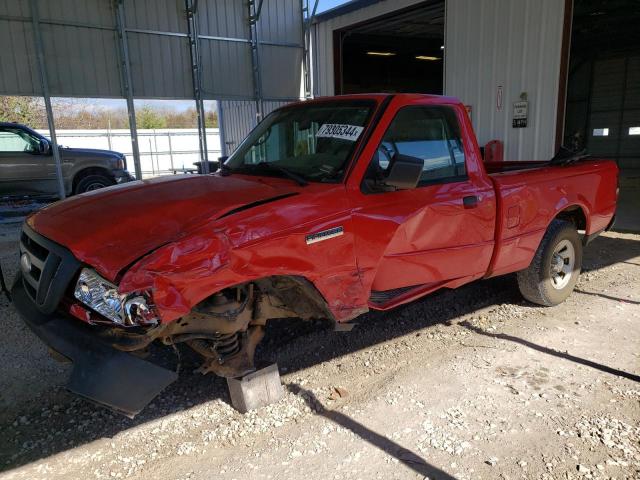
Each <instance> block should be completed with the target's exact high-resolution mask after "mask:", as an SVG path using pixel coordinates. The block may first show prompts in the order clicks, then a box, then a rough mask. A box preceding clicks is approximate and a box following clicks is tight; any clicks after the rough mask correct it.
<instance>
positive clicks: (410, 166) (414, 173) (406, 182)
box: [384, 154, 424, 190]
mask: <svg viewBox="0 0 640 480" xmlns="http://www.w3.org/2000/svg"><path fill="white" fill-rule="evenodd" d="M423 168H424V160H422V159H421V158H416V157H412V156H410V155H401V154H397V155H396V156H395V157H394V158H393V163H392V164H391V167H390V170H389V174H388V175H387V177H386V178H385V179H384V183H385V185H388V186H390V187H395V189H396V190H411V189H412V188H416V186H417V185H418V182H419V181H420V177H421V176H422V170H423Z"/></svg>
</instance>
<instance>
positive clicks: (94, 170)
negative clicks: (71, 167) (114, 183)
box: [71, 167, 112, 192]
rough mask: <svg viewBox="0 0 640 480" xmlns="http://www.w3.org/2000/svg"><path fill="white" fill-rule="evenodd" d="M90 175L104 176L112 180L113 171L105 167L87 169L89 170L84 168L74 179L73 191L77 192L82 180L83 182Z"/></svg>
mask: <svg viewBox="0 0 640 480" xmlns="http://www.w3.org/2000/svg"><path fill="white" fill-rule="evenodd" d="M88 175H104V176H106V177H109V178H111V177H112V175H111V171H110V170H109V169H107V168H104V167H87V168H83V169H82V170H80V171H79V172H78V173H76V174H75V175H74V177H73V183H72V185H71V187H72V189H73V191H74V192H75V190H76V187H77V186H78V183H79V182H80V180H82V179H83V178H84V177H86V176H88Z"/></svg>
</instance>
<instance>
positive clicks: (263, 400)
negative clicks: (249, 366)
mask: <svg viewBox="0 0 640 480" xmlns="http://www.w3.org/2000/svg"><path fill="white" fill-rule="evenodd" d="M227 386H228V387H229V395H230V396H231V405H233V408H235V409H236V410H238V411H239V412H240V413H246V412H248V411H249V410H255V409H256V408H260V407H264V406H266V405H269V404H271V403H275V402H277V401H278V400H280V399H281V398H282V396H283V395H284V389H283V388H282V384H281V383H280V372H279V371H278V365H277V364H276V363H272V364H271V365H269V366H268V367H265V368H261V369H259V370H256V371H255V372H253V373H250V374H249V375H245V376H244V377H242V378H227Z"/></svg>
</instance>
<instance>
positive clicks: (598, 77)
mask: <svg viewBox="0 0 640 480" xmlns="http://www.w3.org/2000/svg"><path fill="white" fill-rule="evenodd" d="M639 22H640V2H637V1H631V0H606V1H602V0H576V1H575V3H574V11H573V28H572V38H571V52H570V61H569V68H568V85H567V110H566V119H565V132H564V140H565V144H567V145H571V146H572V147H573V148H576V149H582V148H586V150H587V153H589V154H590V155H592V156H597V157H604V158H613V159H615V160H616V162H617V163H618V166H619V168H620V205H619V207H618V214H617V222H616V225H617V227H618V228H622V229H625V228H630V226H631V225H632V224H633V223H632V221H633V220H634V219H635V218H637V217H638V215H639V214H640V30H638V23H639Z"/></svg>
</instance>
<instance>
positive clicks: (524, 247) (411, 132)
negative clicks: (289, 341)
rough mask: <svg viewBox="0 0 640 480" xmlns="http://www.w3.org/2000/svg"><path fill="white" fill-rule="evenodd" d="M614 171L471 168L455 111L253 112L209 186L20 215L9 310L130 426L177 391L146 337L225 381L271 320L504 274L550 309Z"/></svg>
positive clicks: (423, 100)
mask: <svg viewBox="0 0 640 480" xmlns="http://www.w3.org/2000/svg"><path fill="white" fill-rule="evenodd" d="M617 173H618V171H617V167H616V165H615V163H614V162H611V161H608V160H599V159H585V158H581V157H579V156H574V155H560V156H556V157H554V158H553V159H551V160H549V161H528V162H509V161H506V162H500V163H494V164H487V163H483V161H482V158H481V154H480V150H479V149H478V144H477V142H476V138H475V135H474V133H473V130H472V127H471V123H470V121H469V118H468V117H467V114H466V111H465V108H464V107H463V105H461V104H460V102H459V101H457V100H456V99H453V98H447V97H438V96H429V95H413V94H398V95H357V96H342V97H335V98H322V99H317V100H312V101H306V102H301V103H297V104H293V105H289V106H286V107H283V108H280V109H278V110H276V111H275V112H273V113H271V114H270V115H269V116H268V117H266V118H265V120H264V121H263V122H261V123H260V124H259V125H258V126H257V127H256V128H255V130H253V132H251V133H250V134H249V136H248V137H247V138H246V139H245V141H244V142H243V143H242V144H241V145H240V146H239V147H238V148H237V150H236V151H235V152H234V153H233V155H231V157H229V158H228V159H227V160H226V162H225V163H224V165H223V166H222V168H221V170H220V171H218V172H217V173H215V174H211V175H204V176H178V177H170V178H168V177H165V178H156V179H153V180H146V181H138V182H133V183H129V184H126V185H121V186H115V187H112V188H108V189H105V190H101V191H97V192H90V193H87V194H84V195H80V196H78V197H75V198H71V199H68V200H65V201H62V202H58V203H56V204H53V205H52V206H50V207H48V208H45V209H43V210H41V211H40V212H38V213H36V214H34V215H32V216H31V217H29V218H28V219H27V221H26V222H25V225H24V227H23V232H22V236H21V244H20V250H21V258H20V264H21V273H20V275H19V277H18V279H17V281H16V282H15V284H14V287H13V289H12V293H13V298H14V303H15V305H16V307H17V309H18V310H19V312H20V313H21V314H22V316H23V317H24V319H25V321H26V322H27V323H28V324H29V326H30V327H31V328H32V329H33V330H34V331H35V333H36V334H37V335H39V336H40V338H41V339H42V340H43V341H44V342H45V343H46V344H47V345H49V346H50V347H51V348H52V349H53V350H54V351H56V352H58V353H59V354H61V355H62V356H64V357H67V358H68V359H70V360H72V361H73V363H74V369H73V371H72V375H71V379H70V383H69V388H70V389H71V390H72V391H74V392H76V393H79V394H81V395H84V396H86V397H89V398H91V399H93V400H96V401H99V402H102V403H105V404H107V405H110V406H111V407H113V408H116V409H119V410H121V411H124V412H125V413H128V414H131V415H132V414H135V413H137V412H139V411H140V410H141V409H142V408H143V407H144V405H146V403H147V402H148V401H150V400H151V398H153V396H155V395H156V394H157V393H158V392H159V391H160V390H161V389H162V388H164V387H165V386H166V385H168V384H169V383H171V382H172V381H173V380H175V378H176V374H175V373H174V372H172V371H170V370H167V369H165V368H162V367H160V366H157V365H155V364H153V363H151V362H148V361H146V360H143V359H142V358H141V356H140V355H136V353H139V352H142V351H144V350H145V349H146V348H147V347H148V346H149V344H151V343H152V342H154V341H157V342H159V343H162V344H165V345H168V346H173V345H176V344H178V343H181V344H185V345H187V346H189V347H190V348H192V349H193V350H195V351H196V352H197V353H198V354H200V355H201V356H202V358H203V363H202V367H201V370H202V372H213V373H215V374H218V375H221V376H226V377H237V376H242V375H243V374H245V373H247V372H249V371H251V370H252V369H253V368H254V366H253V356H254V351H255V348H256V344H257V343H258V342H259V341H260V339H261V338H262V336H263V332H264V329H265V325H266V323H267V321H269V320H271V319H278V318H283V317H296V318H301V319H310V318H328V319H331V320H334V321H335V322H348V321H350V320H352V319H354V318H355V317H357V316H358V315H360V314H362V313H363V312H366V311H368V310H369V309H375V310H387V309H391V308H394V307H396V306H398V305H401V304H403V303H406V302H410V301H412V300H415V299H417V298H420V297H422V296H424V295H427V294H428V293H430V292H433V291H434V290H437V289H440V288H456V287H459V286H460V285H463V284H465V283H469V282H472V281H474V280H477V279H482V278H488V277H493V276H496V275H503V274H506V273H511V272H518V274H517V279H518V283H519V286H520V289H521V291H522V294H523V295H524V297H525V298H526V299H528V300H530V301H531V302H534V303H537V304H540V305H556V304H558V303H560V302H562V301H563V300H564V299H565V298H566V297H567V296H568V295H569V294H570V293H571V291H572V289H573V288H574V285H575V283H576V281H577V279H578V275H579V272H580V266H581V258H582V247H583V245H586V243H588V242H589V241H590V240H591V239H592V238H594V236H596V235H597V234H599V233H600V232H602V231H603V230H605V229H607V228H608V227H609V226H610V225H611V224H612V222H613V218H614V213H615V209H616V199H617ZM128 352H133V353H134V354H131V353H128Z"/></svg>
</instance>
